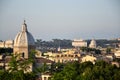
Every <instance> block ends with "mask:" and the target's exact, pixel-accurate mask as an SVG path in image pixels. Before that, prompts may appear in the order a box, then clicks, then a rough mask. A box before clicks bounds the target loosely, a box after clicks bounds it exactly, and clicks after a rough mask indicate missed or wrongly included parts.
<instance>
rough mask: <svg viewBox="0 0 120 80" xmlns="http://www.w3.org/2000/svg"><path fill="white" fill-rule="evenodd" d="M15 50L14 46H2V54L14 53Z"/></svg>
mask: <svg viewBox="0 0 120 80" xmlns="http://www.w3.org/2000/svg"><path fill="white" fill-rule="evenodd" d="M12 52H13V49H12V48H0V54H3V53H6V54H8V53H12Z"/></svg>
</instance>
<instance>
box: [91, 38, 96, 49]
mask: <svg viewBox="0 0 120 80" xmlns="http://www.w3.org/2000/svg"><path fill="white" fill-rule="evenodd" d="M89 47H90V48H96V41H95V40H94V39H93V40H91V42H90V45H89Z"/></svg>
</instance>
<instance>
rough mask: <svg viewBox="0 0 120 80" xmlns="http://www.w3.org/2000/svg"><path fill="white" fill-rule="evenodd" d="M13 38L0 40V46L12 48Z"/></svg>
mask: <svg viewBox="0 0 120 80" xmlns="http://www.w3.org/2000/svg"><path fill="white" fill-rule="evenodd" d="M13 44H14V42H13V40H6V41H2V42H0V48H13Z"/></svg>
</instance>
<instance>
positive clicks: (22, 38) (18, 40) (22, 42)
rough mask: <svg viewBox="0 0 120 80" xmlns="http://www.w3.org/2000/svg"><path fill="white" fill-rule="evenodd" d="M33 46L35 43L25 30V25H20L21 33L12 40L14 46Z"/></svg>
mask: <svg viewBox="0 0 120 80" xmlns="http://www.w3.org/2000/svg"><path fill="white" fill-rule="evenodd" d="M33 45H35V41H34V38H33V36H32V35H31V33H30V32H28V30H27V24H26V23H25V21H24V23H23V24H22V31H20V32H19V33H18V34H17V35H16V37H15V40H14V46H18V47H20V46H33Z"/></svg>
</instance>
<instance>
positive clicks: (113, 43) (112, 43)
mask: <svg viewBox="0 0 120 80" xmlns="http://www.w3.org/2000/svg"><path fill="white" fill-rule="evenodd" d="M86 41H87V43H88V45H89V44H90V41H91V40H86ZM96 43H97V46H101V47H113V48H114V47H118V45H117V44H118V43H120V41H118V40H107V39H98V40H96ZM36 45H37V47H53V48H58V47H59V46H60V47H61V48H72V40H68V39H52V41H43V40H42V39H36Z"/></svg>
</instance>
